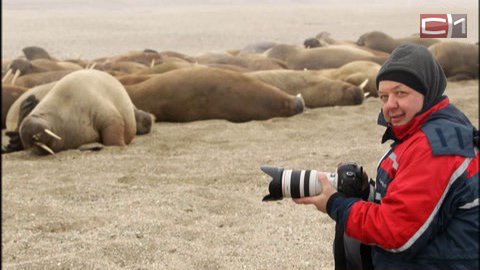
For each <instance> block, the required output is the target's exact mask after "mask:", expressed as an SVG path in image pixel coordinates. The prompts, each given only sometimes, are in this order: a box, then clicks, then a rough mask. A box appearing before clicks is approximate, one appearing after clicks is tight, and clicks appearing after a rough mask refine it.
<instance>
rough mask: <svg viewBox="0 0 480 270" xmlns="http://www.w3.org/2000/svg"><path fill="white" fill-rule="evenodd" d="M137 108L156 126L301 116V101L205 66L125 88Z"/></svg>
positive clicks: (238, 74)
mask: <svg viewBox="0 0 480 270" xmlns="http://www.w3.org/2000/svg"><path fill="white" fill-rule="evenodd" d="M125 88H126V89H127V91H128V93H129V95H130V97H131V99H132V101H133V103H134V104H135V105H136V106H137V108H139V109H141V110H144V111H147V112H150V113H152V114H154V115H155V117H156V120H157V121H169V122H188V121H196V120H205V119H225V120H228V121H231V122H246V121H250V120H265V119H269V118H273V117H288V116H292V115H295V114H298V113H301V112H302V111H303V108H304V103H303V99H302V98H301V97H295V96H292V95H288V94H287V93H285V92H283V91H281V90H279V89H278V88H276V87H274V86H271V85H268V84H265V83H263V82H261V81H258V80H255V79H252V78H249V77H247V76H245V75H243V74H241V73H238V72H233V71H228V70H223V69H218V68H209V67H194V68H182V69H177V70H173V71H169V72H167V73H164V74H160V75H157V76H154V77H153V78H151V79H148V80H146V81H144V82H142V83H138V84H134V85H126V86H125Z"/></svg>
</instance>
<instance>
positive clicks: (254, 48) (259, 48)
mask: <svg viewBox="0 0 480 270" xmlns="http://www.w3.org/2000/svg"><path fill="white" fill-rule="evenodd" d="M275 45H277V43H276V42H273V41H260V42H255V43H250V44H248V45H247V46H245V47H243V48H242V49H240V51H239V52H238V54H244V53H264V52H265V51H266V50H268V49H270V48H271V47H273V46H275Z"/></svg>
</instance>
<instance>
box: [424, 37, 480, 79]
mask: <svg viewBox="0 0 480 270" xmlns="http://www.w3.org/2000/svg"><path fill="white" fill-rule="evenodd" d="M428 50H429V51H430V52H431V53H432V55H433V57H435V59H436V60H437V61H438V63H439V64H440V65H441V66H442V68H443V71H444V72H445V76H447V78H448V79H449V80H451V81H456V80H470V79H477V78H478V69H479V66H478V43H477V44H472V43H465V42H459V41H444V42H440V43H436V44H433V45H432V46H430V47H428Z"/></svg>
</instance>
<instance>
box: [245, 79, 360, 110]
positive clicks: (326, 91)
mask: <svg viewBox="0 0 480 270" xmlns="http://www.w3.org/2000/svg"><path fill="white" fill-rule="evenodd" d="M245 75H247V76H249V77H252V78H255V79H257V80H261V81H263V82H265V83H268V84H271V85H273V86H276V87H277V88H279V89H281V90H283V91H285V92H286V93H288V94H297V93H300V94H302V97H303V98H304V100H305V106H306V107H309V108H318V107H326V106H344V105H358V104H361V103H362V102H363V99H364V94H363V90H362V89H361V88H360V87H358V86H356V85H352V84H350V83H346V82H344V81H340V80H332V79H329V78H327V77H324V76H322V75H319V74H318V72H317V71H310V70H308V71H303V70H265V71H255V72H249V73H245Z"/></svg>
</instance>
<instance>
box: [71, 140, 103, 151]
mask: <svg viewBox="0 0 480 270" xmlns="http://www.w3.org/2000/svg"><path fill="white" fill-rule="evenodd" d="M103 147H105V146H104V145H103V144H101V143H97V142H94V143H87V144H83V145H80V147H78V150H80V151H100V150H102V149H103Z"/></svg>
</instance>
